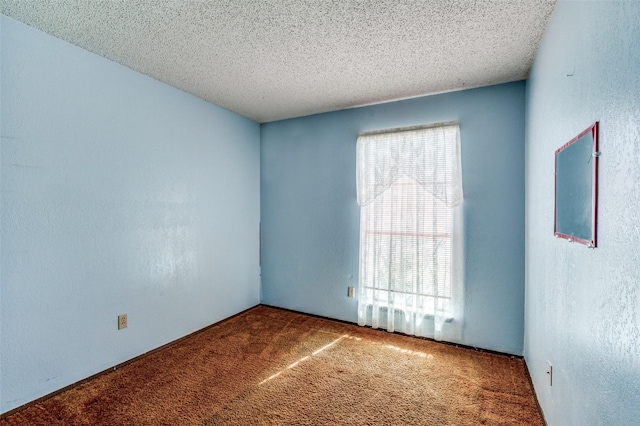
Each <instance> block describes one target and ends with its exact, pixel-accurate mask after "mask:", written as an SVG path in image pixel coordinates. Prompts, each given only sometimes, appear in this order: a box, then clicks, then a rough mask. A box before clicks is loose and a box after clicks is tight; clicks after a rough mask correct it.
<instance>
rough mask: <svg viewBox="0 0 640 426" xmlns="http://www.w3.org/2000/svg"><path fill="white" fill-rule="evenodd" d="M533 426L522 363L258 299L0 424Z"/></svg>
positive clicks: (535, 418)
mask: <svg viewBox="0 0 640 426" xmlns="http://www.w3.org/2000/svg"><path fill="white" fill-rule="evenodd" d="M256 424H265V425H285V424H286V425H291V424H295V425H323V424H324V425H327V424H337V425H383V424H384V425H389V424H392V425H438V426H441V425H480V424H486V425H543V422H542V419H541V417H540V414H539V411H538V406H537V404H536V401H535V398H534V396H533V393H532V389H531V386H530V383H529V380H528V378H527V376H526V371H525V367H524V364H523V361H522V360H520V359H515V358H510V357H507V356H502V355H495V354H489V353H483V352H477V351H473V350H469V349H462V348H456V347H453V346H450V345H444V344H440V343H436V342H432V341H428V340H424V339H416V338H412V337H408V336H402V335H397V334H391V333H386V332H383V331H376V330H371V329H368V328H363V327H358V326H355V325H350V324H343V323H339V322H335V321H330V320H325V319H320V318H316V317H311V316H307V315H303V314H297V313H293V312H289V311H284V310H280V309H274V308H268V307H264V306H259V307H256V308H254V309H251V310H249V311H247V312H244V313H242V314H240V315H238V316H236V317H234V318H231V319H229V320H227V321H224V322H222V323H220V324H217V325H215V326H213V327H210V328H209V329H207V330H205V331H203V332H201V333H197V334H195V335H193V336H192V337H189V338H188V339H185V340H183V341H181V342H179V343H177V344H175V345H173V346H171V347H169V348H167V349H164V350H162V351H159V352H156V353H153V354H151V355H149V356H147V357H144V358H142V359H139V360H137V361H135V362H132V363H131V364H128V365H126V366H124V367H123V368H121V369H118V370H116V371H113V372H110V373H107V374H104V375H101V376H99V377H98V378H96V379H94V380H91V381H89V382H86V383H83V384H81V385H79V386H76V387H74V388H72V389H70V390H68V391H66V392H63V393H61V394H59V395H56V396H54V397H52V398H49V399H47V400H45V401H43V402H40V403H38V404H35V405H32V406H30V407H28V408H26V409H25V410H22V411H19V412H17V413H15V414H13V415H11V416H9V417H6V418H4V419H3V420H0V425H1V426H5V425H256Z"/></svg>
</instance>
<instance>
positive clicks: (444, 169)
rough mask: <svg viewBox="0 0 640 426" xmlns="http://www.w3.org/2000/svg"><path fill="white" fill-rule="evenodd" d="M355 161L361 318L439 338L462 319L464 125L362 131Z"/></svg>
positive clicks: (394, 328) (406, 331) (371, 322)
mask: <svg viewBox="0 0 640 426" xmlns="http://www.w3.org/2000/svg"><path fill="white" fill-rule="evenodd" d="M357 161H358V163H357V179H358V202H359V204H360V206H361V210H360V275H359V287H360V288H359V300H358V305H359V308H358V323H359V324H360V325H367V324H368V325H371V326H373V327H374V328H377V327H381V328H385V329H387V330H389V331H402V332H404V333H408V334H417V335H426V336H429V337H436V338H438V337H440V336H438V333H439V332H440V331H441V330H442V328H443V325H444V323H445V322H447V323H451V322H452V320H454V319H456V320H460V319H461V312H460V309H459V307H460V306H459V305H460V302H461V300H458V299H460V295H461V291H460V288H459V284H460V283H459V279H458V278H459V276H460V275H461V274H459V271H458V268H457V266H456V267H454V264H456V263H455V262H456V261H458V262H459V260H460V259H454V255H455V254H456V253H457V251H456V247H455V244H456V241H457V240H456V238H454V237H455V236H456V231H457V230H456V227H457V226H456V225H457V224H459V222H460V217H456V214H457V212H458V210H457V209H456V208H457V207H458V206H460V204H461V203H462V171H461V164H460V142H459V126H458V125H457V124H455V123H454V124H446V125H441V126H429V127H425V128H411V129H399V130H396V131H388V132H376V133H371V134H361V135H360V136H359V137H358V146H357ZM456 219H457V220H456ZM458 227H459V226H458ZM458 231H459V230H458ZM456 265H458V264H456ZM454 275H455V277H454Z"/></svg>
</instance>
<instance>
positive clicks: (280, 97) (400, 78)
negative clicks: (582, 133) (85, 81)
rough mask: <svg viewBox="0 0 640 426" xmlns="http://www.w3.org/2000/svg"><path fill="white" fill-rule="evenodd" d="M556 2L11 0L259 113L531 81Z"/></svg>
mask: <svg viewBox="0 0 640 426" xmlns="http://www.w3.org/2000/svg"><path fill="white" fill-rule="evenodd" d="M554 6H555V0H512V1H505V0H502V1H484V0H477V1H474V0H455V1H453V0H450V1H439V0H422V1H412V0H331V1H329V0H263V1H260V0H253V1H243V0H226V1H225V0H211V1H205V0H200V1H198V0H95V1H94V0H91V1H89V0H0V12H1V13H2V14H4V15H7V16H9V17H12V18H14V19H16V20H18V21H21V22H24V23H26V24H28V25H30V26H33V27H36V28H39V29H41V30H42V31H45V32H47V33H49V34H52V35H54V36H56V37H58V38H61V39H64V40H67V41H69V42H71V43H73V44H75V45H78V46H80V47H82V48H84V49H87V50H89V51H91V52H94V53H97V54H98V55H101V56H104V57H106V58H109V59H111V60H113V61H115V62H118V63H120V64H123V65H125V66H127V67H129V68H132V69H134V70H136V71H139V72H141V73H143V74H147V75H149V76H151V77H153V78H156V79H158V80H160V81H163V82H165V83H167V84H170V85H172V86H175V87H177V88H180V89H182V90H184V91H185V92H188V93H191V94H194V95H196V96H198V97H201V98H203V99H206V100H208V101H211V102H213V103H215V104H217V105H220V106H222V107H225V108H227V109H229V110H232V111H235V112H237V113H239V114H242V115H244V116H246V117H249V118H252V119H254V120H256V121H258V122H267V121H273V120H278V119H283V118H290V117H297V116H302V115H308V114H313V113H318V112H325V111H332V110H337V109H343V108H349V107H354V106H359V105H367V104H373V103H378V102H384V101H390V100H397V99H404V98H410V97H415V96H420V95H426V94H432V93H439V92H445V91H451V90H458V89H465V88H471V87H480V86H486V85H491V84H498V83H504V82H509V81H516V80H522V79H525V78H526V77H527V76H528V73H529V69H530V68H531V64H532V62H533V58H534V56H535V52H536V50H537V48H538V44H539V42H540V40H541V37H542V34H543V32H544V30H545V28H546V25H547V22H548V20H549V17H550V15H551V12H552V11H553V7H554Z"/></svg>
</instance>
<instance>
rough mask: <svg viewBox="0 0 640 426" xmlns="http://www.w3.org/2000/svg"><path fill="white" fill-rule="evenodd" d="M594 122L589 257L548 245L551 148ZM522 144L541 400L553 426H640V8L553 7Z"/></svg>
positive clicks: (531, 337)
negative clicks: (595, 172) (595, 188)
mask: <svg viewBox="0 0 640 426" xmlns="http://www.w3.org/2000/svg"><path fill="white" fill-rule="evenodd" d="M596 120H598V121H600V151H601V152H602V156H601V157H600V180H599V190H600V191H599V210H598V211H599V216H598V248H596V249H595V250H589V249H587V248H585V247H584V246H581V245H575V244H569V243H568V242H567V241H564V240H557V239H555V238H554V237H553V190H554V180H553V173H554V150H555V149H557V148H558V147H560V146H561V145H562V144H564V143H565V142H567V141H569V140H570V139H571V138H572V137H573V136H575V135H577V134H578V133H579V132H580V131H581V130H583V129H585V128H586V127H587V126H589V125H591V124H592V123H593V122H594V121H596ZM526 140H527V143H526V242H527V243H526V320H525V324H526V327H525V330H526V331H525V356H526V360H527V364H528V366H529V370H530V372H531V375H532V378H533V382H534V385H535V388H536V392H537V394H538V398H539V401H540V404H541V406H542V409H543V410H544V413H545V416H546V419H547V421H548V423H549V425H550V426H556V425H558V426H571V425H579V426H585V425H637V424H638V422H639V421H640V420H639V419H640V225H639V224H640V2H633V1H606V2H594V1H588V2H587V1H585V2H567V1H559V2H558V4H557V7H556V9H555V12H554V14H553V16H552V18H551V21H550V24H549V28H548V30H547V32H546V34H545V36H544V39H543V41H542V45H541V47H540V50H539V51H538V54H537V57H536V60H535V64H534V67H533V70H532V73H531V76H530V79H529V81H528V84H527V137H526ZM547 361H551V362H552V364H553V368H554V369H553V386H551V387H550V386H549V385H548V384H547V377H546V374H545V373H546V363H547Z"/></svg>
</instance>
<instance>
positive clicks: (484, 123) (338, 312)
mask: <svg viewBox="0 0 640 426" xmlns="http://www.w3.org/2000/svg"><path fill="white" fill-rule="evenodd" d="M524 108H525V83H524V82H517V83H511V84H505V85H499V86H492V87H485V88H481V89H473V90H467V91H461V92H453V93H447V94H442V95H437V96H430V97H423V98H418V99H412V100H406V101H401V102H395V103H387V104H382V105H375V106H369V107H364V108H356V109H349V110H344V111H338V112H333V113H327V114H320V115H313V116H308V117H302V118H296V119H291V120H285V121H279V122H273V123H268V124H263V125H262V126H261V144H262V149H261V159H262V162H261V220H262V250H261V253H262V286H263V287H262V301H263V303H265V304H269V305H274V306H279V307H284V308H289V309H294V310H298V311H302V312H308V313H312V314H318V315H323V316H327V317H331V318H337V319H341V320H346V321H351V322H356V320H357V306H356V305H357V302H356V299H355V298H354V299H349V298H347V286H349V285H354V286H357V283H358V240H359V206H358V205H357V203H356V180H355V176H356V175H355V162H356V160H355V155H356V138H357V135H358V132H361V131H369V130H377V129H388V128H395V127H403V126H412V125H419V124H427V123H436V122H444V121H452V120H457V121H459V122H460V129H461V140H462V161H463V167H464V168H463V179H464V191H465V202H464V220H465V235H464V239H465V253H466V258H465V269H466V272H465V276H466V279H465V285H466V288H465V312H466V325H465V328H464V332H463V343H465V344H467V345H472V346H479V347H483V348H487V349H493V350H498V351H504V352H509V353H514V354H521V353H522V339H523V327H524V323H523V321H524V319H523V315H524V313H523V312H524V311H523V309H524V172H523V171H524V114H525V112H524Z"/></svg>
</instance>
